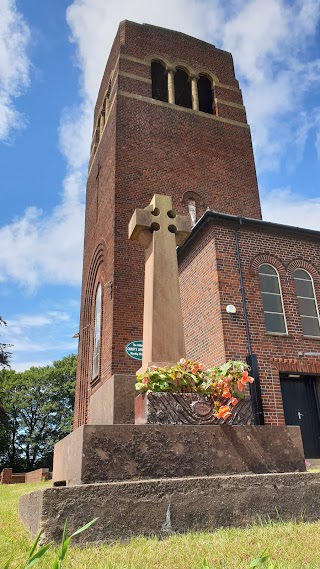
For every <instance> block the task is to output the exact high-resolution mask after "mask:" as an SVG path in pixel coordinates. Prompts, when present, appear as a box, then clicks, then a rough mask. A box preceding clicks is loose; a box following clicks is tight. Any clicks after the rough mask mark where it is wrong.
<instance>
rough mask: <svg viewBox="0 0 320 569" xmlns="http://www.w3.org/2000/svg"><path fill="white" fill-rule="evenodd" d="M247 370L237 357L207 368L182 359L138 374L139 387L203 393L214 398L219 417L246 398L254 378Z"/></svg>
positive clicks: (155, 390)
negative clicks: (245, 394) (172, 364)
mask: <svg viewBox="0 0 320 569" xmlns="http://www.w3.org/2000/svg"><path fill="white" fill-rule="evenodd" d="M247 370H248V365H247V364H245V363H243V362H238V361H229V362H226V363H225V364H223V365H222V366H220V367H215V368H210V369H205V366H204V365H203V364H202V363H198V362H195V361H193V360H185V359H181V360H180V361H179V362H178V363H177V364H176V365H174V366H172V367H170V368H169V367H167V366H166V367H163V368H160V367H156V366H152V367H151V368H148V369H147V370H146V371H145V372H144V373H141V374H139V375H138V376H137V383H136V389H137V390H138V391H141V392H146V393H152V392H154V393H159V392H166V393H200V394H203V395H206V396H207V397H211V398H212V399H213V401H214V403H215V413H216V417H217V418H218V419H228V418H229V417H230V415H231V408H232V407H233V406H234V405H236V404H237V402H238V400H239V399H242V398H243V394H242V391H243V388H244V385H245V384H246V383H252V382H253V378H252V377H250V376H249V373H248V371H247Z"/></svg>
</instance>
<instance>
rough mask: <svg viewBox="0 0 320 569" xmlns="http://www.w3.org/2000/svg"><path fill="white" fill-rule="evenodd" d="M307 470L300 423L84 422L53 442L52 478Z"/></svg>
mask: <svg viewBox="0 0 320 569" xmlns="http://www.w3.org/2000/svg"><path fill="white" fill-rule="evenodd" d="M294 471H300V472H301V471H305V462H304V454H303V448H302V441H301V434H300V428H299V427H288V426H284V427H274V426H269V425H265V426H240V425H237V426H232V425H219V426H218V425H84V426H82V427H79V428H78V429H76V430H75V431H73V433H70V435H68V436H67V437H65V438H64V439H62V440H61V441H59V442H58V443H57V444H56V445H55V450H54V461H53V481H54V482H55V483H60V482H64V483H65V484H66V485H77V484H93V483H96V482H108V481H112V480H113V481H116V480H118V481H119V480H129V479H136V480H137V479H146V478H173V477H184V476H214V475H220V474H245V473H267V472H294Z"/></svg>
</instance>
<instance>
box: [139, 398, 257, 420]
mask: <svg viewBox="0 0 320 569" xmlns="http://www.w3.org/2000/svg"><path fill="white" fill-rule="evenodd" d="M225 401H226V403H227V400H225ZM134 408H135V424H136V425H154V424H157V425H219V424H220V425H222V424H225V423H226V424H227V425H252V424H253V419H252V407H251V397H250V396H249V397H246V398H245V399H240V401H239V402H238V404H237V405H236V406H235V407H233V408H232V414H231V417H229V419H227V421H224V420H223V419H217V418H216V417H215V413H214V404H213V401H212V398H211V397H209V398H208V397H206V396H205V395H202V394H198V393H144V394H140V395H138V396H137V397H136V398H135V402H134Z"/></svg>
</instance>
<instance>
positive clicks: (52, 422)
mask: <svg viewBox="0 0 320 569" xmlns="http://www.w3.org/2000/svg"><path fill="white" fill-rule="evenodd" d="M75 373H76V356H75V355H70V356H67V357H65V358H63V359H62V360H60V361H56V362H53V366H46V367H32V368H31V369H29V370H26V371H24V372H22V373H17V372H15V371H13V370H7V369H3V370H1V371H0V401H1V404H2V407H3V409H4V412H5V415H4V421H3V426H2V428H0V464H1V463H2V466H11V467H12V468H14V469H16V470H21V469H26V470H32V469H33V468H35V467H37V466H50V465H51V461H52V450H53V445H54V443H55V442H57V441H58V440H60V439H61V438H62V437H64V436H65V435H66V434H68V433H69V432H70V431H71V428H72V415H73V404H74V386H75Z"/></svg>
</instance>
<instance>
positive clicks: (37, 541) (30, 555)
mask: <svg viewBox="0 0 320 569" xmlns="http://www.w3.org/2000/svg"><path fill="white" fill-rule="evenodd" d="M41 534H42V530H40V531H39V533H38V535H37V537H36V539H35V540H34V542H33V544H32V546H31V549H30V551H29V555H28V559H30V558H31V557H32V555H33V553H34V551H35V549H36V547H37V545H38V543H39V539H40V537H41Z"/></svg>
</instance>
